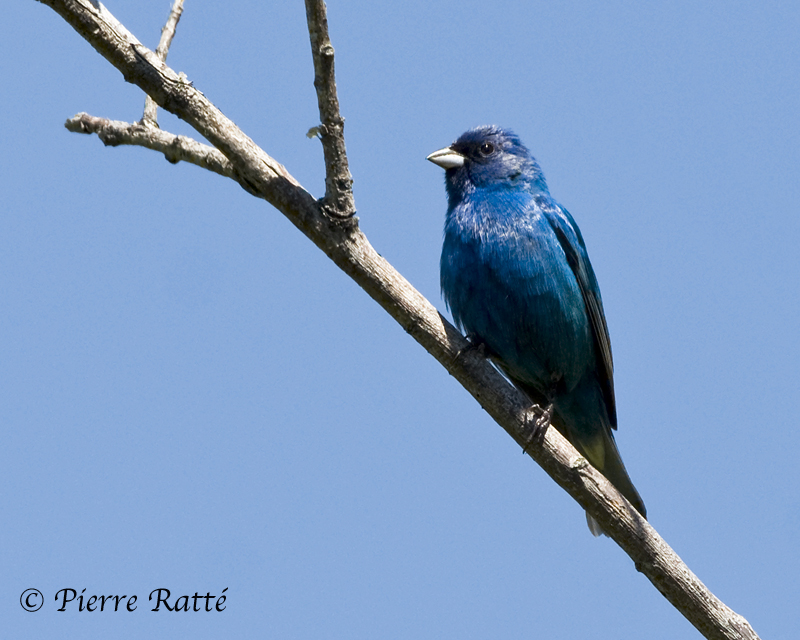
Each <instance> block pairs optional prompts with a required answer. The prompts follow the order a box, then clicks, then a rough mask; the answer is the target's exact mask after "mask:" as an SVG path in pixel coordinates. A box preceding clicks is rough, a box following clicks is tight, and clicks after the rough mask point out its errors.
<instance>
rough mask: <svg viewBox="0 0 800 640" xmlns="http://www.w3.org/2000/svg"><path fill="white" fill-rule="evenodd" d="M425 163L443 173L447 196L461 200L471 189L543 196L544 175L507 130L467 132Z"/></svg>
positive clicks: (471, 130) (481, 128)
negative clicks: (439, 169)
mask: <svg viewBox="0 0 800 640" xmlns="http://www.w3.org/2000/svg"><path fill="white" fill-rule="evenodd" d="M428 160H430V161H431V162H433V163H434V164H437V165H439V166H440V167H442V168H443V169H444V170H445V181H446V184H447V193H448V196H449V197H450V198H451V199H453V198H455V199H456V200H461V199H462V198H463V197H464V196H465V195H466V194H467V193H469V192H471V191H472V190H474V189H487V188H488V189H524V190H527V191H529V192H531V193H547V192H548V191H547V183H546V182H545V179H544V174H542V170H541V168H540V167H539V164H538V163H537V162H536V160H535V159H534V157H533V156H532V155H531V153H530V151H528V149H527V147H526V146H525V145H524V144H522V142H521V141H520V139H519V137H518V136H517V135H516V134H515V133H513V132H512V131H509V130H508V129H501V128H500V127H496V126H484V127H477V128H475V129H470V130H469V131H467V132H466V133H464V134H462V135H461V137H460V138H459V139H458V140H456V141H455V142H454V143H453V144H451V145H450V146H449V147H445V148H444V149H439V150H438V151H434V152H433V153H432V154H431V155H429V156H428Z"/></svg>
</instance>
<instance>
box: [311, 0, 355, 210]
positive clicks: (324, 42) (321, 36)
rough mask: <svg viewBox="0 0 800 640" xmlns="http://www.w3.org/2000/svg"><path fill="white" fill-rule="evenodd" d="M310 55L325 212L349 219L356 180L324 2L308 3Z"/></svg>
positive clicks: (315, 0)
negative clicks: (347, 148) (350, 163)
mask: <svg viewBox="0 0 800 640" xmlns="http://www.w3.org/2000/svg"><path fill="white" fill-rule="evenodd" d="M305 3H306V18H307V21H308V35H309V39H310V41H311V55H312V57H313V58H314V88H315V89H316V90H317V103H318V105H319V117H320V120H321V122H322V124H321V125H320V127H319V128H318V129H317V131H318V132H319V137H320V140H321V141H322V151H323V154H324V156H325V198H324V209H325V211H326V213H328V214H329V215H331V216H335V217H338V218H349V217H351V216H354V215H355V213H356V207H355V203H354V201H353V177H352V176H351V175H350V169H349V167H348V164H347V152H346V151H345V145H344V118H343V117H342V115H341V113H340V112H339V98H338V97H337V95H336V78H335V76H334V70H333V45H331V41H330V38H329V37H328V16H327V11H326V9H325V3H324V2H323V0H305Z"/></svg>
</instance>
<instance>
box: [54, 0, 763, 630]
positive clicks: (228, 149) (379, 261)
mask: <svg viewBox="0 0 800 640" xmlns="http://www.w3.org/2000/svg"><path fill="white" fill-rule="evenodd" d="M39 1H40V2H42V3H43V4H46V5H48V6H50V7H52V8H53V9H54V10H55V11H56V12H57V13H59V14H60V15H61V16H62V17H63V18H64V19H65V20H66V21H67V22H68V23H69V24H70V25H72V27H73V28H74V29H75V30H76V31H77V32H78V33H79V34H80V35H81V36H82V37H83V38H85V39H86V40H87V41H88V42H89V43H90V44H91V45H92V47H94V48H95V49H96V50H97V51H98V52H99V53H100V54H101V55H103V56H104V57H105V58H106V59H107V60H108V61H109V62H111V64H113V65H114V66H115V67H116V68H117V69H119V70H120V71H121V72H122V74H123V77H124V78H125V79H126V80H127V81H129V82H132V83H134V84H136V85H137V86H139V87H140V88H141V89H142V90H143V91H145V92H146V93H147V94H149V95H150V96H152V97H153V98H154V100H155V101H156V102H157V103H158V104H159V105H160V106H161V107H162V108H164V109H166V110H168V111H170V112H172V113H174V114H175V115H177V116H178V117H180V118H182V119H183V120H185V121H186V122H188V123H189V124H190V125H191V126H192V127H194V128H195V130H196V131H197V132H198V133H199V134H200V135H202V136H203V137H204V138H206V139H207V140H208V141H209V142H211V144H212V145H214V147H216V148H217V149H218V150H219V151H220V152H221V154H222V155H224V156H225V158H227V160H228V161H229V162H230V165H231V167H232V171H233V177H234V178H235V179H236V180H238V181H239V182H240V183H241V184H242V185H243V186H245V188H247V190H248V191H250V192H251V193H253V194H254V195H256V196H258V197H260V198H263V199H265V200H267V201H268V202H269V203H270V204H272V205H273V206H274V207H275V208H277V209H278V210H279V211H280V212H281V213H283V214H284V215H285V216H286V217H287V218H289V220H291V222H292V223H293V224H294V225H295V226H297V227H298V229H300V230H301V231H302V232H303V233H304V234H305V235H306V236H308V238H309V239H310V240H311V241H312V242H314V243H315V244H316V245H317V246H318V247H319V248H320V249H322V251H324V252H325V254H326V255H327V256H328V257H330V258H331V260H333V261H334V262H335V263H336V264H337V265H338V266H339V267H340V268H341V269H342V270H343V271H344V272H345V273H347V274H348V275H349V276H350V277H351V278H353V280H355V281H356V282H357V283H358V284H359V285H360V286H361V287H362V288H363V289H364V290H365V291H366V292H367V294H368V295H370V296H371V297H372V298H373V299H374V300H375V301H376V302H377V303H378V304H380V305H381V306H382V307H383V308H384V309H385V310H386V311H387V312H388V313H389V314H390V315H391V316H392V317H393V318H394V319H395V320H397V322H398V323H399V324H400V325H401V326H402V327H403V329H405V331H406V332H408V333H409V334H410V335H411V336H412V337H413V338H414V339H415V340H416V341H417V342H419V343H420V344H421V345H422V346H423V347H424V348H425V349H426V350H427V351H428V352H429V353H430V354H431V355H432V356H433V357H435V358H436V359H437V360H438V361H439V362H440V363H441V364H442V365H443V366H444V367H445V368H446V369H447V370H448V371H449V372H450V374H452V375H453V376H454V377H455V378H456V379H457V380H458V381H459V382H460V383H461V384H462V385H463V386H464V387H465V388H466V389H467V391H469V392H470V393H471V394H472V395H473V396H474V397H475V399H476V400H477V401H478V402H479V403H480V404H481V406H482V407H483V408H484V409H485V410H486V411H487V412H488V413H489V414H490V415H491V416H492V417H493V418H494V419H495V420H496V421H497V423H498V424H499V425H500V426H501V427H503V429H505V430H506V432H508V434H509V435H510V436H511V437H512V438H514V440H515V441H516V442H517V443H518V444H519V445H520V446H522V447H523V448H525V449H526V451H527V452H528V453H529V454H530V455H531V456H532V457H533V458H534V459H535V460H536V462H538V463H539V465H541V466H542V468H543V469H544V470H545V471H546V472H547V473H548V474H549V475H550V476H551V477H552V478H553V479H554V480H555V481H556V482H557V483H558V484H559V485H560V486H561V487H562V488H564V489H565V490H566V491H567V492H568V493H569V494H570V495H571V496H572V497H573V498H574V499H575V500H576V501H577V502H578V503H579V504H580V505H581V506H582V507H583V508H584V509H586V510H587V511H588V512H589V514H591V515H592V516H593V517H594V518H595V519H596V520H597V521H598V522H599V523H600V525H601V526H602V528H603V530H604V531H606V532H607V533H608V534H609V536H610V537H611V538H613V540H614V541H615V542H616V543H617V544H618V545H619V546H620V547H621V548H622V549H623V550H624V551H625V552H626V553H627V554H628V555H629V556H630V557H631V559H633V561H634V563H635V565H636V568H637V569H638V570H639V571H641V572H642V573H644V574H645V575H646V576H647V577H648V579H649V580H650V581H651V582H652V583H653V584H654V585H655V587H656V588H657V589H658V590H659V591H660V592H661V593H662V594H663V595H664V596H665V597H666V598H667V599H668V600H669V601H670V602H671V603H672V604H673V605H674V606H675V607H676V608H677V609H678V610H679V611H681V613H683V615H684V616H686V618H687V619H688V620H689V621H690V622H691V623H692V624H693V625H694V626H695V627H696V628H697V629H698V630H699V631H700V632H701V633H702V634H703V635H705V636H706V637H707V638H709V639H714V640H717V639H719V640H757V638H758V636H757V635H756V633H755V632H754V631H753V629H752V628H751V627H750V625H749V624H748V622H747V621H746V620H745V619H744V618H743V617H742V616H740V615H738V614H736V613H735V612H733V611H732V610H731V609H729V608H728V607H727V606H726V605H725V604H724V603H722V602H721V601H720V600H719V599H718V598H717V597H716V596H714V595H713V594H712V593H711V592H710V591H709V590H708V589H707V588H706V587H705V585H704V584H703V583H702V582H701V581H700V580H699V579H698V578H697V576H695V575H694V574H693V573H692V572H691V570H690V569H689V568H688V567H687V566H686V565H685V564H684V563H683V561H682V560H681V559H680V558H679V557H678V555H677V554H676V553H675V552H674V551H673V550H672V549H671V548H670V547H669V545H668V544H667V543H666V542H665V541H664V540H663V539H662V538H661V537H660V536H659V535H658V533H657V532H656V531H655V529H653V527H651V526H650V524H649V523H648V522H647V521H646V520H644V519H643V518H642V517H641V516H640V515H639V514H638V513H637V512H636V510H635V509H633V507H632V506H631V505H630V504H629V503H628V502H627V501H626V500H625V498H623V497H622V496H621V495H620V494H619V492H618V491H617V490H616V489H615V488H614V487H613V486H612V485H611V484H610V483H609V482H608V481H607V480H606V479H605V477H604V476H603V475H602V474H601V473H600V472H598V471H597V470H596V469H594V467H592V466H591V465H590V464H589V463H588V462H587V461H586V460H585V459H584V458H583V457H581V456H580V455H579V454H578V452H577V451H576V450H575V449H574V448H573V447H572V445H571V444H570V443H569V442H568V441H567V440H566V439H565V438H563V437H562V436H561V434H560V433H559V432H558V431H557V430H556V429H548V430H547V432H546V434H545V436H544V438H543V439H542V441H541V442H534V443H528V442H527V440H526V435H525V434H526V433H527V429H526V427H527V425H528V422H529V420H530V414H531V408H530V403H529V401H528V400H527V399H526V398H525V397H524V396H523V395H522V394H521V393H520V392H519V391H518V390H517V389H516V388H514V387H513V386H511V385H510V384H509V383H508V382H507V381H506V380H505V378H503V377H502V376H501V375H500V374H499V373H498V372H497V370H496V369H494V367H492V365H491V364H490V363H489V362H488V361H487V360H486V359H485V358H483V357H482V356H481V355H480V354H479V353H477V350H465V348H466V347H467V346H468V343H467V342H466V341H465V339H464V338H463V336H462V335H461V334H460V333H459V332H458V331H457V330H456V329H455V328H454V327H453V326H452V325H451V324H450V323H449V322H447V320H446V319H445V318H443V317H442V316H441V315H440V314H439V313H438V312H437V311H436V309H435V308H434V307H433V305H431V304H430V302H428V301H427V300H426V299H425V298H424V297H423V296H422V295H421V294H420V293H419V292H418V291H417V290H416V289H414V288H413V287H412V286H411V284H410V283H409V282H408V281H407V280H406V279H405V278H403V276H402V275H400V274H399V273H398V272H397V271H396V270H395V269H394V268H393V267H392V266H391V265H390V264H389V263H388V262H387V261H386V260H384V259H383V258H382V257H381V256H380V255H379V254H378V253H377V252H376V251H375V250H374V249H373V248H372V246H371V245H370V244H369V242H368V241H367V238H366V237H365V236H364V234H363V233H362V232H361V231H360V229H359V228H358V222H357V219H355V218H353V217H342V216H343V215H348V212H350V213H351V212H352V210H351V209H348V205H347V204H346V203H345V204H344V205H343V207H344V208H339V207H335V206H334V204H333V203H332V202H331V200H330V199H329V198H328V196H331V197H332V198H336V197H339V196H341V192H340V191H338V188H339V187H343V186H345V185H343V184H341V183H339V182H337V180H341V179H342V175H344V174H342V173H339V174H337V173H336V172H337V171H339V172H341V171H344V172H345V173H346V175H347V176H348V180H349V172H348V171H347V164H346V160H345V156H344V143H343V138H342V139H341V147H337V149H335V150H334V151H328V150H327V149H326V152H325V157H326V168H327V169H328V176H327V183H328V188H329V193H328V196H326V198H325V199H324V200H323V201H322V202H317V201H316V200H315V199H314V198H313V197H312V196H311V195H310V194H309V193H308V192H307V191H305V189H303V188H302V187H301V186H300V185H299V184H298V182H297V181H296V180H295V179H294V178H293V177H292V176H291V175H290V174H289V173H288V172H287V171H286V170H285V169H284V168H283V166H282V165H280V164H279V163H278V162H276V161H275V160H274V159H273V158H271V157H270V156H269V155H267V153H266V152H264V151H263V150H262V149H260V148H259V147H258V146H257V145H256V144H255V143H254V142H253V141H252V140H251V139H250V138H248V137H247V136H246V135H245V134H244V133H243V132H242V131H241V130H240V129H239V128H237V127H236V125H235V124H234V123H233V122H231V121H230V120H229V119H228V118H226V117H225V116H224V115H223V114H222V113H221V112H220V111H219V110H218V109H217V108H216V107H215V106H214V105H213V104H211V102H209V101H208V100H207V99H206V98H205V96H203V94H202V93H200V92H199V91H197V90H196V89H194V87H193V86H192V85H191V83H189V82H188V81H186V80H185V79H183V78H182V77H181V76H179V75H178V74H177V73H175V72H174V71H173V70H172V69H170V68H169V67H167V66H166V65H165V64H164V62H163V61H162V60H160V59H159V58H158V56H156V54H155V53H154V52H152V51H150V50H148V49H146V48H145V47H143V46H142V45H141V44H140V43H139V42H138V40H136V38H134V37H133V36H132V35H131V34H130V33H129V32H128V31H127V30H126V29H125V28H124V27H123V26H122V25H120V24H119V23H118V22H117V21H116V19H114V18H113V16H111V15H110V14H109V13H108V11H107V10H106V9H105V8H104V7H103V6H102V5H100V4H99V3H96V4H93V2H91V1H90V0H39ZM306 7H307V9H309V7H310V9H309V11H308V17H309V33H310V35H311V40H312V51H314V52H315V53H314V60H315V72H316V81H315V84H316V85H317V89H318V97H319V96H322V97H320V111H321V114H323V115H322V119H323V123H322V124H323V125H325V127H326V129H327V126H328V124H329V122H330V123H333V124H334V125H336V127H341V122H342V121H341V116H340V115H339V113H338V106H337V105H336V102H335V91H334V92H333V93H331V91H330V90H329V89H330V88H331V87H334V88H335V85H333V50H332V48H330V42H329V40H328V37H327V28H325V27H324V23H325V20H324V5H322V3H321V2H312V1H311V0H307V2H306ZM318 52H322V54H320V53H318ZM326 52H329V53H330V55H328V53H326ZM320 78H322V79H323V81H322V82H320V81H319V80H320ZM321 84H324V85H325V87H327V88H325V87H323V88H320V85H321ZM323 102H324V105H323ZM328 119H330V120H329V122H328V121H326V120H328ZM90 120H91V119H90ZM123 124H124V123H123ZM336 130H337V131H338V133H337V135H341V130H340V129H336ZM328 134H330V132H328ZM326 137H327V136H326V135H323V138H322V139H323V148H326V147H325V145H326V141H325V138H326ZM145 146H146V145H145ZM329 154H330V155H329ZM342 160H345V162H344V163H342V162H341V161H342ZM331 172H333V173H331ZM337 175H338V178H337V177H336V176H337ZM346 186H348V187H349V183H348V185H346ZM345 191H349V189H345ZM331 194H338V195H331ZM348 198H349V199H350V200H349V202H352V195H349V196H344V200H345V201H346V200H347V199H348ZM332 208H334V209H335V211H332Z"/></svg>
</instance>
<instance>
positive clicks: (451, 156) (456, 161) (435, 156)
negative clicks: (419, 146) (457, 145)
mask: <svg viewBox="0 0 800 640" xmlns="http://www.w3.org/2000/svg"><path fill="white" fill-rule="evenodd" d="M428 160H430V161H431V162H432V163H433V164H438V165H439V166H440V167H441V168H442V169H457V168H458V167H463V166H464V160H465V158H464V156H462V155H461V154H460V153H459V152H458V151H455V150H454V149H452V148H450V147H445V148H444V149H439V150H438V151H434V152H433V153H432V154H431V155H429V156H428Z"/></svg>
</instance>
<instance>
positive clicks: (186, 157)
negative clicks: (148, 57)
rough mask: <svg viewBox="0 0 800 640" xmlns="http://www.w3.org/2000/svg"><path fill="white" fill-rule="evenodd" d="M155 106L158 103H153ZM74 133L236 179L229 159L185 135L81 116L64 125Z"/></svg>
mask: <svg viewBox="0 0 800 640" xmlns="http://www.w3.org/2000/svg"><path fill="white" fill-rule="evenodd" d="M153 104H155V103H153ZM64 126H65V127H66V128H67V129H68V130H69V131H72V132H74V133H86V134H92V133H96V134H97V137H98V138H100V140H101V141H102V142H103V144H104V145H106V146H108V147H116V146H119V145H132V146H136V147H145V148H147V149H153V150H154V151H160V152H161V153H163V154H164V157H166V159H167V160H168V161H169V162H171V163H172V164H177V163H178V162H180V161H181V160H183V161H184V162H189V163H191V164H195V165H197V166H198V167H202V168H203V169H208V170H209V171H213V172H214V173H218V174H219V175H221V176H225V177H226V178H234V179H236V173H235V171H234V170H233V166H232V165H231V163H230V162H229V161H228V159H227V158H226V157H225V156H224V155H222V154H221V153H220V152H219V151H217V150H216V149H215V148H214V147H210V146H209V145H207V144H202V143H201V142H197V140H192V139H191V138H188V137H186V136H176V135H174V134H172V133H167V132H166V131H162V130H161V129H157V128H155V127H151V126H147V125H144V124H142V123H140V122H120V121H119V120H108V119H106V118H97V117H95V116H90V115H89V114H88V113H79V114H78V115H76V116H73V117H72V118H70V119H69V120H67V121H66V122H65V123H64Z"/></svg>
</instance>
